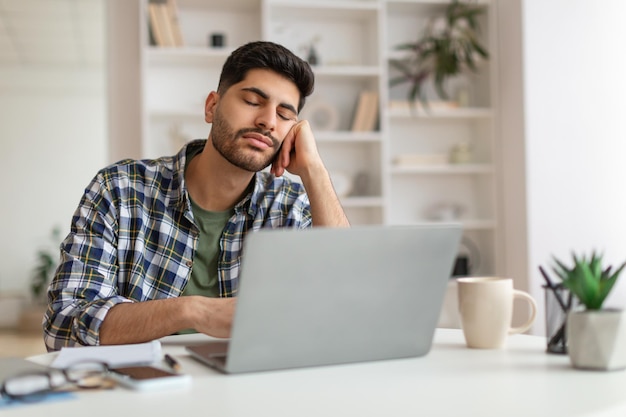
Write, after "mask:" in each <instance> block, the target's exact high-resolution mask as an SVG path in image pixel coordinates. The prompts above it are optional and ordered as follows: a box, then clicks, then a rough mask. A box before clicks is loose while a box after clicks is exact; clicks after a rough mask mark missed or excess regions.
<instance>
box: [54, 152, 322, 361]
mask: <svg viewBox="0 0 626 417" xmlns="http://www.w3.org/2000/svg"><path fill="white" fill-rule="evenodd" d="M205 143H206V141H205V140H197V141H193V142H191V143H189V144H188V145H187V146H185V147H183V148H182V149H181V151H180V152H178V154H177V155H175V156H172V157H164V158H160V159H156V160H142V161H135V160H124V161H121V162H119V163H117V164H114V165H111V166H109V167H107V168H104V169H103V170H101V171H100V172H98V174H97V175H96V177H95V178H94V179H93V180H92V181H91V183H90V184H89V186H88V187H87V189H86V190H85V194H84V196H83V197H82V199H81V202H80V204H79V206H78V209H77V210H76V212H75V213H74V216H73V218H72V225H71V230H70V233H69V235H68V236H67V237H66V238H65V240H64V241H63V243H62V244H61V263H60V265H59V267H58V269H57V272H56V275H55V277H54V279H53V281H52V283H51V285H50V288H49V291H48V301H49V304H48V310H47V311H46V314H45V317H44V323H43V324H44V340H45V343H46V347H47V348H48V350H58V349H60V348H61V347H63V346H71V345H75V344H82V345H97V344H99V329H100V325H101V324H102V321H103V320H104V317H105V316H106V314H107V312H108V311H109V309H110V308H111V307H113V306H115V305H117V304H118V303H124V302H137V301H147V300H155V299H162V298H170V297H178V296H180V295H181V293H182V292H183V289H184V288H185V286H186V285H187V281H188V280H189V278H190V277H191V269H192V266H193V259H194V255H195V250H196V244H197V242H198V235H199V230H198V228H197V226H196V224H195V223H194V218H193V213H192V210H191V203H190V200H189V195H188V193H187V187H186V184H185V178H184V172H185V163H186V155H187V150H188V147H193V148H202V147H203V146H204V144H205ZM234 211H235V213H234V215H233V216H232V217H231V218H230V220H229V221H228V223H227V225H226V227H225V229H224V232H223V233H222V237H221V240H220V247H221V248H222V251H221V254H220V259H219V261H218V276H219V292H220V297H232V296H235V295H236V294H237V288H238V283H239V267H240V263H241V255H242V245H243V240H244V238H245V236H246V234H247V233H248V232H250V231H253V230H258V229H261V228H278V227H290V228H307V227H310V226H311V225H312V219H311V212H310V206H309V199H308V197H307V195H306V193H305V190H304V187H302V185H301V184H298V183H296V182H291V181H290V180H289V179H287V178H284V177H279V178H276V177H274V176H273V175H271V174H268V173H266V172H259V173H257V174H256V177H255V181H254V189H253V190H252V191H251V192H250V193H248V195H246V197H245V198H244V199H243V200H242V201H240V202H239V203H238V204H237V205H236V206H235V208H234Z"/></svg>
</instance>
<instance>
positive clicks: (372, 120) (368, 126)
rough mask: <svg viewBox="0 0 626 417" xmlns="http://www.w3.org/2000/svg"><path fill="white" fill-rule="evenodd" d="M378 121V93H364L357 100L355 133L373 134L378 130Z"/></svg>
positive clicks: (353, 122) (354, 119) (354, 120)
mask: <svg viewBox="0 0 626 417" xmlns="http://www.w3.org/2000/svg"><path fill="white" fill-rule="evenodd" d="M377 121H378V92H376V91H362V92H361V93H360V94H359V99H358V100H357V105H356V110H355V112H354V118H353V119H352V131H353V132H371V131H373V130H374V129H375V128H376V122H377Z"/></svg>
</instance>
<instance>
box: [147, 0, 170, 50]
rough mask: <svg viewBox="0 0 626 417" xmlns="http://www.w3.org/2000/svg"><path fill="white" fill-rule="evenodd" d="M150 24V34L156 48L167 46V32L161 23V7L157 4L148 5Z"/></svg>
mask: <svg viewBox="0 0 626 417" xmlns="http://www.w3.org/2000/svg"><path fill="white" fill-rule="evenodd" d="M148 18H149V19H148V22H149V26H150V32H151V33H152V37H153V38H154V43H155V45H156V46H166V39H165V32H164V30H165V29H164V27H163V23H162V22H161V12H160V5H159V4H158V3H155V2H152V1H151V2H150V3H148Z"/></svg>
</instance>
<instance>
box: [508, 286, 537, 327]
mask: <svg viewBox="0 0 626 417" xmlns="http://www.w3.org/2000/svg"><path fill="white" fill-rule="evenodd" d="M515 298H521V299H523V300H526V301H528V303H529V305H530V317H529V318H528V320H527V321H526V323H524V324H522V325H521V326H519V327H511V328H510V329H509V334H517V333H523V332H525V331H526V330H528V329H530V326H532V324H533V322H534V321H535V317H536V316H537V303H535V300H534V299H533V298H532V297H531V296H530V294H528V293H527V292H524V291H520V290H515V289H514V290H513V299H515Z"/></svg>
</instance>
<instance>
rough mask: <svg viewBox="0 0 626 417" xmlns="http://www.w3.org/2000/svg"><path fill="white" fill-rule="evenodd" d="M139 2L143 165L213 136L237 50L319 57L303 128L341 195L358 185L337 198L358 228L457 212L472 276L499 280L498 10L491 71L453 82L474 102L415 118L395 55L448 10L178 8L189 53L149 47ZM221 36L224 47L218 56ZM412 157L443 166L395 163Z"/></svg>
mask: <svg viewBox="0 0 626 417" xmlns="http://www.w3.org/2000/svg"><path fill="white" fill-rule="evenodd" d="M138 1H139V2H140V16H141V19H140V20H141V21H140V25H141V27H140V29H141V30H140V43H141V45H142V47H141V48H140V51H141V79H142V86H141V87H142V88H141V89H142V93H141V103H142V142H141V148H142V156H143V157H158V156H161V155H169V154H172V153H174V152H175V151H176V150H177V149H178V148H179V147H180V145H181V144H182V143H183V142H184V141H186V140H189V139H192V138H205V137H206V136H207V134H208V131H209V126H207V125H206V124H205V123H204V117H203V105H204V99H205V98H206V95H207V94H208V93H209V92H210V91H211V90H214V89H216V87H217V81H218V78H219V72H220V69H221V66H222V64H223V62H224V61H225V60H226V58H227V57H228V55H229V54H230V52H231V51H232V50H233V49H234V48H235V47H236V46H239V45H240V44H243V43H245V42H249V41H253V40H258V39H265V40H271V41H274V42H278V43H281V44H283V45H285V46H286V47H288V48H290V49H291V50H292V51H294V52H295V53H296V54H298V55H300V56H301V57H303V58H305V59H306V58H307V57H308V56H309V55H310V53H311V47H312V48H313V49H314V52H315V58H316V64H315V65H314V66H313V70H314V72H315V76H316V87H315V92H314V93H313V95H312V96H311V97H310V98H309V99H308V100H307V105H306V106H305V108H304V110H303V114H302V117H305V118H308V119H309V120H310V121H311V124H312V125H313V127H314V130H315V132H316V138H317V141H318V147H319V150H320V153H321V154H322V157H323V158H324V160H325V163H326V165H327V167H328V170H329V171H330V173H331V176H333V178H335V180H336V182H337V184H339V183H340V182H341V183H342V184H343V183H344V182H345V181H346V178H347V181H348V182H349V186H348V187H347V188H349V189H350V192H348V193H346V194H345V195H343V194H342V195H341V196H340V198H341V201H342V204H343V206H344V208H345V210H346V213H347V215H348V217H349V219H350V221H351V222H352V224H355V225H358V224H390V225H400V224H415V223H424V222H432V221H438V220H436V219H433V218H432V215H431V214H429V213H431V212H432V211H433V207H437V206H441V205H444V206H445V205H446V204H448V205H455V206H459V207H461V208H462V210H460V213H461V215H460V216H459V218H458V219H457V220H458V221H460V222H461V223H462V224H463V226H464V230H465V237H466V239H469V240H470V241H471V242H472V244H474V245H476V247H478V248H479V252H480V262H479V264H480V265H477V269H475V270H474V271H473V272H474V273H476V274H494V273H497V271H498V270H499V268H500V265H499V264H500V261H499V259H500V256H501V255H500V253H499V246H500V245H498V244H497V243H496V242H498V241H499V239H501V234H502V231H501V227H500V224H499V223H500V222H499V220H498V213H499V207H498V198H499V191H498V181H497V178H498V172H499V167H498V159H499V158H498V154H497V149H498V138H497V134H496V132H497V123H498V115H497V111H496V109H497V102H496V99H495V97H497V95H496V85H497V71H496V69H497V56H496V55H495V51H496V44H495V40H496V27H495V23H494V17H493V13H494V11H493V8H494V6H493V5H492V3H491V2H490V1H485V0H483V1H480V2H479V3H481V4H482V5H483V6H484V7H485V10H486V13H485V17H484V21H483V22H481V23H482V28H483V30H482V33H483V36H484V39H483V41H484V42H483V43H484V44H486V45H488V49H489V50H490V52H492V54H491V59H490V60H489V61H487V62H485V63H484V65H483V66H482V67H481V68H480V71H479V73H478V74H477V75H473V76H470V77H459V78H458V79H455V80H453V85H452V86H451V87H453V90H458V89H460V88H462V89H463V91H464V93H465V97H464V99H463V105H459V103H453V105H450V103H438V102H437V101H436V100H438V98H436V97H435V96H434V95H431V97H430V98H431V100H433V102H432V103H433V106H432V108H431V110H430V111H429V112H426V111H424V110H423V109H418V111H411V109H410V108H409V107H408V106H406V105H403V103H402V102H403V101H404V99H405V97H406V89H404V90H403V87H393V88H390V87H389V85H388V80H389V78H390V76H391V75H392V72H393V70H392V68H391V66H390V65H389V60H390V59H392V58H397V57H398V52H397V51H396V50H395V46H396V45H398V44H400V43H402V42H406V41H411V40H414V39H415V38H416V37H417V36H418V34H419V33H420V32H421V30H422V29H423V27H424V25H425V24H426V23H427V21H428V19H429V18H430V17H432V16H433V15H435V14H436V13H440V12H442V10H443V9H444V8H445V6H446V1H444V0H430V1H426V0H340V1H330V0H319V1H315V0H236V1H235V0H176V16H177V19H176V20H177V22H178V25H179V28H180V33H181V36H182V43H181V45H180V46H158V45H155V44H154V42H153V44H151V41H150V38H151V37H150V30H149V29H150V28H149V22H150V19H149V6H150V1H149V0H138ZM216 34H217V35H219V36H221V38H222V39H223V41H224V44H223V46H221V47H214V46H212V37H213V36H214V35H216ZM363 92H371V93H372V96H373V97H375V98H374V99H372V100H368V101H370V103H371V106H373V107H371V106H367V107H369V108H370V110H369V111H367V112H365V110H363V112H365V113H368V114H370V116H369V117H368V118H367V119H368V122H367V123H365V124H363V125H361V124H360V123H357V124H355V118H356V117H357V116H358V114H359V102H360V101H362V95H363ZM360 98H361V99H360ZM460 101H461V100H459V102H460ZM440 104H441V105H440ZM372 109H373V110H372ZM372 114H373V118H372ZM460 145H463V146H465V147H466V148H467V149H468V150H469V151H468V152H469V153H470V155H469V160H468V161H467V162H466V163H453V162H451V161H450V158H451V152H452V149H454V148H455V147H458V146H460ZM412 156H416V157H417V158H418V159H419V158H422V159H421V160H422V161H429V160H430V161H436V162H428V163H424V162H422V163H413V164H410V163H409V164H407V163H404V164H398V163H397V162H396V161H398V160H411V157H412ZM429 158H430V159H429ZM342 187H343V186H342ZM477 264H478V262H477Z"/></svg>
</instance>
